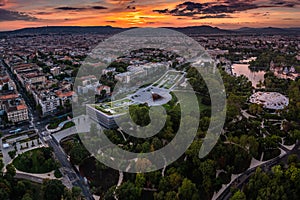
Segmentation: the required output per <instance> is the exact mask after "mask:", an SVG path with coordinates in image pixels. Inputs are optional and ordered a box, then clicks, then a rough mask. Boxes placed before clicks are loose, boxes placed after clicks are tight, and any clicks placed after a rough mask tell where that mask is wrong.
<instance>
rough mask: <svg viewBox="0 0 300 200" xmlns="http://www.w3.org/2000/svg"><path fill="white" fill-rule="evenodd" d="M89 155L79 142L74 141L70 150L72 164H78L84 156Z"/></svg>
mask: <svg viewBox="0 0 300 200" xmlns="http://www.w3.org/2000/svg"><path fill="white" fill-rule="evenodd" d="M89 155H90V153H89V151H88V150H86V149H85V148H84V147H83V146H82V145H81V144H78V143H76V144H75V145H74V147H73V148H72V149H71V151H70V160H71V162H72V163H73V164H75V165H79V164H80V163H81V162H82V161H83V160H84V159H85V158H87V157H88V156H89Z"/></svg>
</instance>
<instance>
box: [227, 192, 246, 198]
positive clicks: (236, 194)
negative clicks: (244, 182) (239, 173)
mask: <svg viewBox="0 0 300 200" xmlns="http://www.w3.org/2000/svg"><path fill="white" fill-rule="evenodd" d="M230 200H246V195H245V194H244V193H243V192H241V191H240V190H239V191H237V192H236V193H234V195H233V196H232V197H231V198H230Z"/></svg>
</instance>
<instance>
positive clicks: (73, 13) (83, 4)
mask: <svg viewBox="0 0 300 200" xmlns="http://www.w3.org/2000/svg"><path fill="white" fill-rule="evenodd" d="M103 25H111V26H114V27H170V26H172V27H183V26H200V25H211V26H217V27H220V28H225V29H235V28H240V27H268V26H272V27H299V26H300V0H197V1H178V0H152V1H144V0H143V1H141V0H123V1H122V0H102V1H101V0H100V1H99V0H84V1H80V0H71V1H70V0H52V1H49V0H0V30H1V31H4V30H14V29H19V28H25V27H37V26H103Z"/></svg>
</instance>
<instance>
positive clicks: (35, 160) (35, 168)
mask: <svg viewBox="0 0 300 200" xmlns="http://www.w3.org/2000/svg"><path fill="white" fill-rule="evenodd" d="M13 165H14V166H15V167H16V169H18V170H20V171H23V172H28V173H37V174H43V173H48V172H51V171H53V170H55V169H56V168H57V164H56V162H55V160H54V159H53V157H52V151H51V150H50V148H38V149H34V150H31V151H27V152H25V153H23V154H21V155H19V156H18V157H16V158H15V159H14V161H13Z"/></svg>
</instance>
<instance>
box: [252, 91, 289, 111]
mask: <svg viewBox="0 0 300 200" xmlns="http://www.w3.org/2000/svg"><path fill="white" fill-rule="evenodd" d="M249 101H250V102H251V103H255V104H262V105H263V106H264V108H268V109H273V110H281V109H284V107H286V106H288V105H289V99H288V98H287V97H285V96H284V95H282V94H280V93H278V92H256V93H254V94H253V95H251V97H250V99H249Z"/></svg>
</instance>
